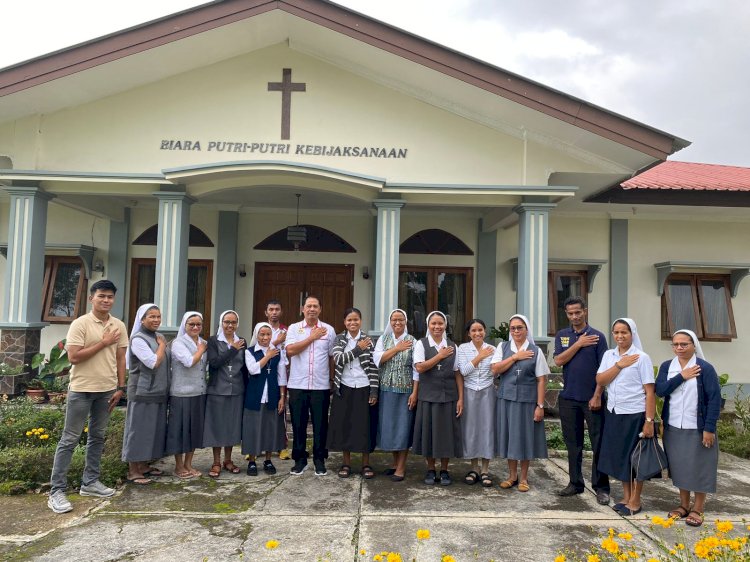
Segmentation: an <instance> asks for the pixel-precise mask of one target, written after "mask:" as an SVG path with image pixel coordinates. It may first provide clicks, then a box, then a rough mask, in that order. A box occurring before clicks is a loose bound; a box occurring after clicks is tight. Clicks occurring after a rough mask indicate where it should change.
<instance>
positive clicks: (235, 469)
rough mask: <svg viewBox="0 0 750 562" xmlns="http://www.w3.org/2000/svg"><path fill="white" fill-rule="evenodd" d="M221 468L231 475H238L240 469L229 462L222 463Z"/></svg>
mask: <svg viewBox="0 0 750 562" xmlns="http://www.w3.org/2000/svg"><path fill="white" fill-rule="evenodd" d="M222 466H223V467H224V470H226V471H227V472H231V473H232V474H239V473H240V467H239V466H237V465H236V464H234V463H233V462H232V461H231V460H228V461H224V463H223V465H222Z"/></svg>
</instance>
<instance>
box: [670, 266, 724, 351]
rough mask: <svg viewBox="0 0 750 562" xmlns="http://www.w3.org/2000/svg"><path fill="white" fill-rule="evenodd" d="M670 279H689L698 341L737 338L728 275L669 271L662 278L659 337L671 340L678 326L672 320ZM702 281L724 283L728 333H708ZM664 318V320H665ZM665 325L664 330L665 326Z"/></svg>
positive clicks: (720, 340) (721, 340)
mask: <svg viewBox="0 0 750 562" xmlns="http://www.w3.org/2000/svg"><path fill="white" fill-rule="evenodd" d="M670 281H689V282H690V288H691V293H692V300H693V315H694V317H695V320H696V322H695V326H696V329H697V330H696V333H695V335H696V336H698V339H699V340H700V341H713V342H731V341H732V340H733V339H736V338H737V325H736V324H735V322H734V310H733V308H732V292H731V288H730V276H729V275H727V274H721V273H670V274H669V275H668V276H667V278H666V279H665V280H664V292H663V293H662V297H661V299H662V300H661V313H662V321H661V324H662V329H661V339H662V340H671V339H672V334H673V333H674V332H675V330H678V329H679V328H678V327H675V326H674V324H673V322H672V313H671V306H670V298H669V292H670V288H669V284H670V283H669V282H670ZM703 281H722V282H723V283H724V297H725V300H726V306H727V316H728V320H729V329H730V333H728V334H715V333H708V330H707V327H708V321H707V320H706V318H705V316H704V314H703V311H704V310H705V305H704V303H703V294H702V291H701V290H700V283H701V282H703ZM665 315H666V317H665ZM665 320H666V322H665ZM665 327H666V331H665V329H664V328H665Z"/></svg>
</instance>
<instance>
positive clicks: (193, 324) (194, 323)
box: [188, 322, 203, 328]
mask: <svg viewBox="0 0 750 562" xmlns="http://www.w3.org/2000/svg"><path fill="white" fill-rule="evenodd" d="M188 326H189V327H190V328H200V327H201V326H203V324H202V323H200V322H188Z"/></svg>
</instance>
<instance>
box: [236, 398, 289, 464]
mask: <svg viewBox="0 0 750 562" xmlns="http://www.w3.org/2000/svg"><path fill="white" fill-rule="evenodd" d="M285 438H286V427H285V425H284V413H283V412H282V413H281V414H279V413H278V411H277V410H276V408H272V409H269V408H267V407H266V404H261V405H260V410H248V409H247V408H245V409H244V411H243V413H242V454H243V455H260V454H261V453H263V452H264V451H265V452H269V453H270V452H273V451H281V450H282V449H283V448H284V447H285V446H286V444H285V442H284V441H285Z"/></svg>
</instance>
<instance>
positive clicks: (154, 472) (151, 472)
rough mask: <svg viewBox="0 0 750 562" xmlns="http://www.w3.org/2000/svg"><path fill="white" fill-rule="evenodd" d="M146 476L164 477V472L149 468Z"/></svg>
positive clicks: (145, 473)
mask: <svg viewBox="0 0 750 562" xmlns="http://www.w3.org/2000/svg"><path fill="white" fill-rule="evenodd" d="M143 475H144V476H164V471H163V470H159V469H158V468H153V467H152V468H149V469H148V470H147V471H146V472H144V473H143Z"/></svg>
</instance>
